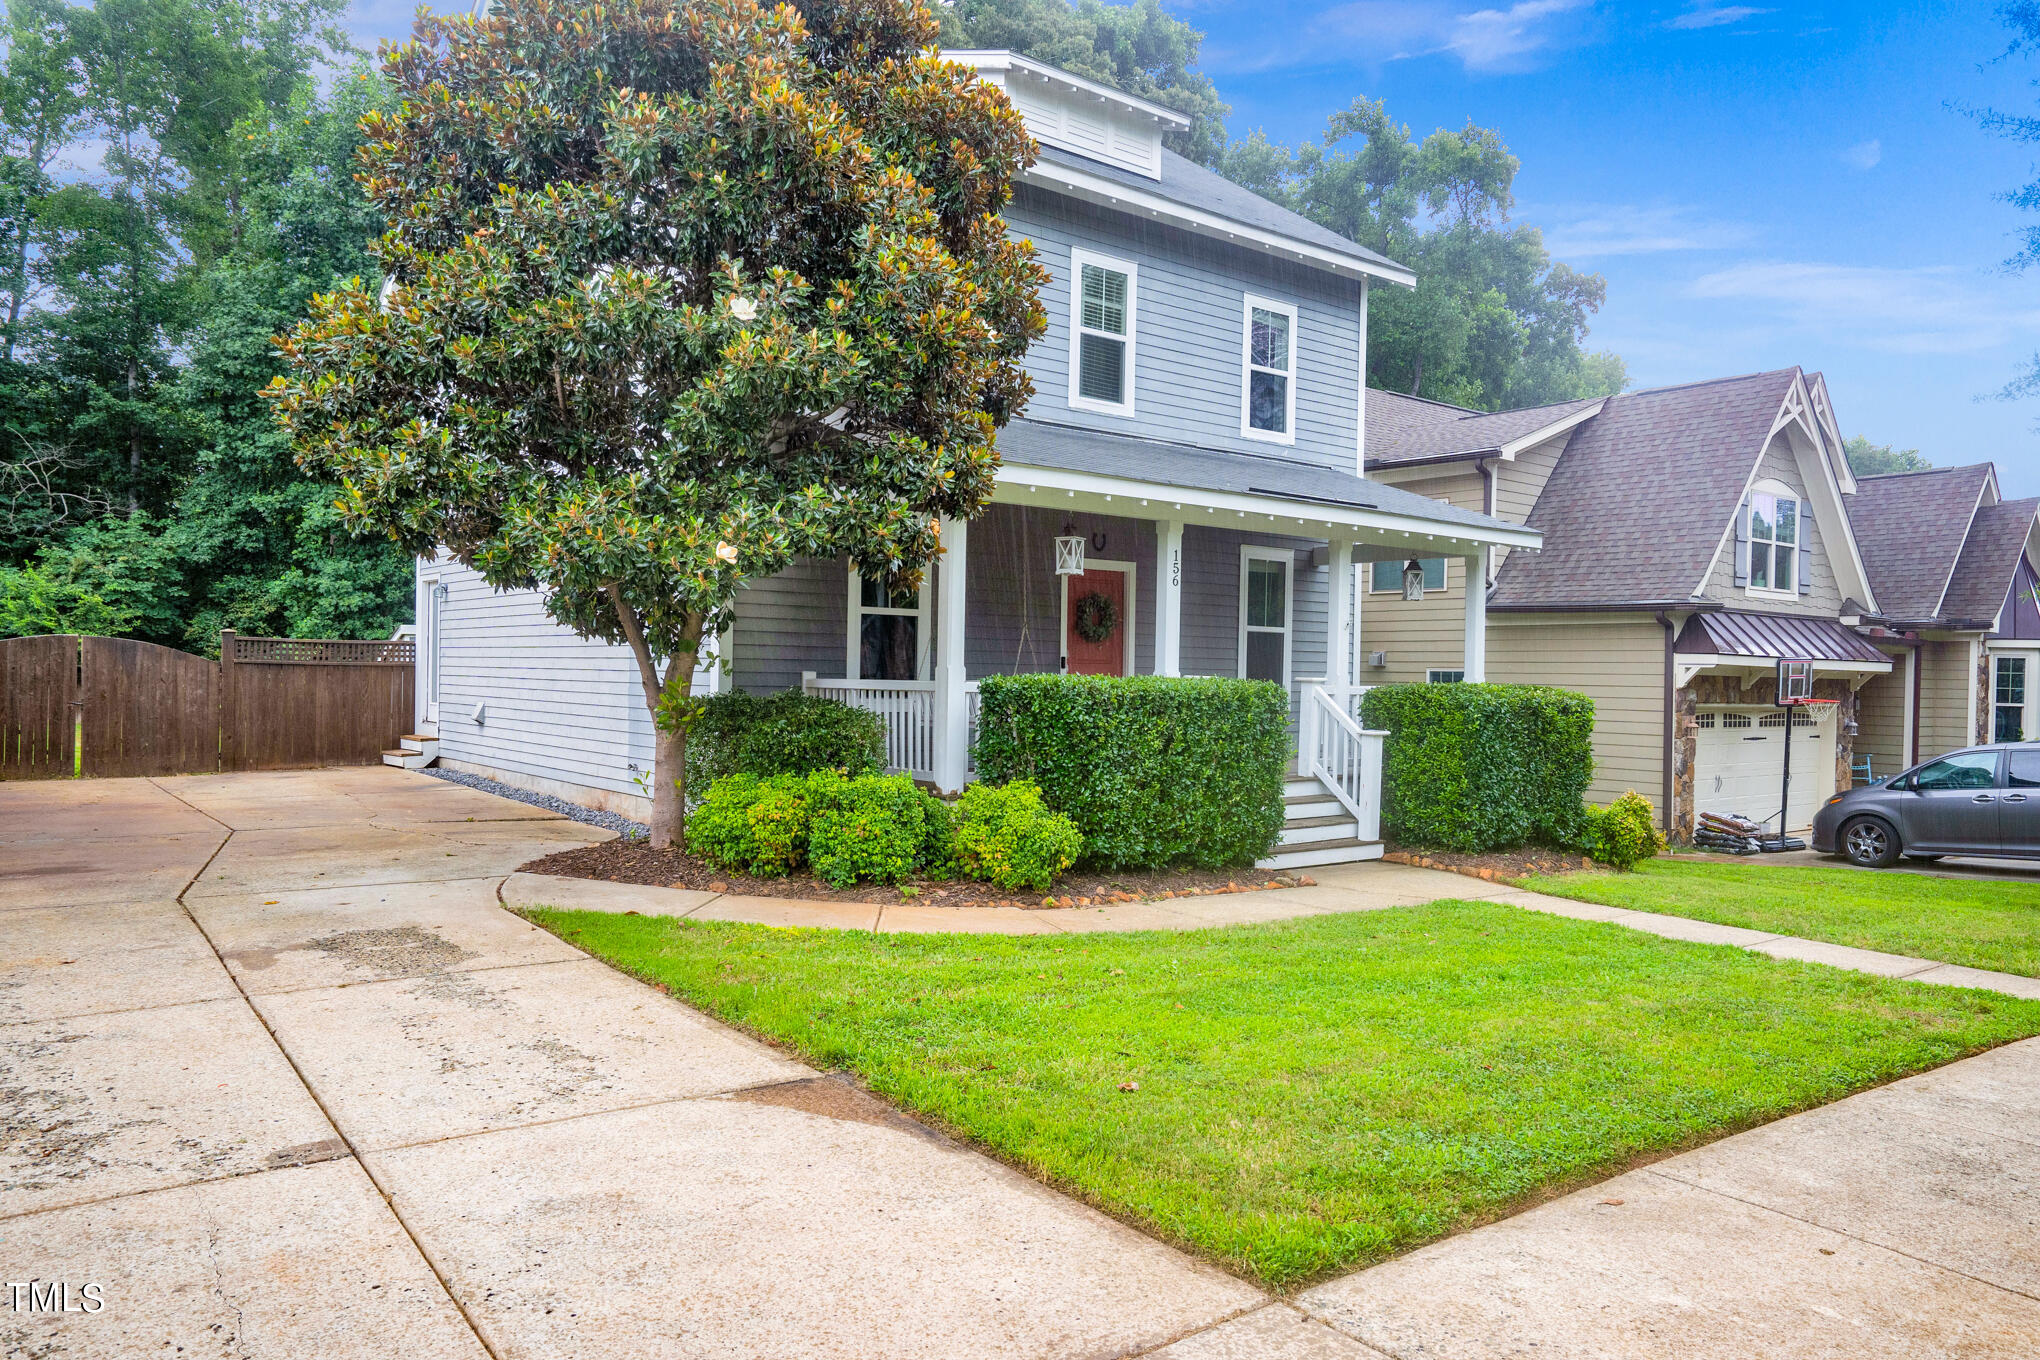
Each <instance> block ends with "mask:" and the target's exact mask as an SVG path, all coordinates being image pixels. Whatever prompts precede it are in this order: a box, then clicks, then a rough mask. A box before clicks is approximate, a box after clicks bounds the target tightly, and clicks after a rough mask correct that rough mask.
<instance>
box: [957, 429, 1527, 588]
mask: <svg viewBox="0 0 2040 1360" xmlns="http://www.w3.org/2000/svg"><path fill="white" fill-rule="evenodd" d="M999 452H1000V457H1001V460H1002V461H1001V464H1000V467H999V477H998V490H997V493H996V494H995V495H994V497H993V499H994V500H995V501H996V502H998V503H1000V504H1006V505H1040V506H1056V507H1070V508H1083V509H1090V510H1096V511H1100V512H1103V513H1108V514H1117V515H1133V516H1134V517H1136V518H1142V519H1181V520H1183V521H1184V522H1185V523H1190V524H1199V523H1202V524H1208V525H1211V526H1213V527H1223V528H1235V529H1247V528H1253V529H1258V530H1261V531H1263V532H1267V533H1281V534H1291V535H1296V536H1299V537H1306V538H1326V537H1329V536H1331V535H1332V534H1334V533H1337V534H1341V535H1346V536H1350V537H1352V538H1353V539H1354V540H1355V541H1356V542H1358V543H1360V544H1362V545H1365V546H1363V547H1362V549H1361V550H1360V552H1359V554H1358V556H1360V557H1361V558H1362V559H1363V560H1364V559H1365V558H1366V557H1367V547H1375V548H1380V549H1383V550H1384V554H1383V555H1384V556H1388V557H1394V556H1400V555H1401V554H1402V553H1404V552H1405V551H1408V550H1413V549H1419V548H1421V549H1423V550H1424V551H1426V552H1433V553H1448V554H1463V553H1470V552H1473V551H1474V550H1475V549H1478V548H1480V547H1483V546H1491V547H1510V548H1531V549H1535V548H1536V547H1538V546H1539V545H1540V544H1541V543H1542V541H1543V536H1542V535H1541V534H1539V533H1538V532H1537V531H1536V530H1535V529H1529V528H1525V527H1524V526H1522V525H1519V524H1508V523H1504V522H1503V521H1501V520H1497V519H1490V518H1489V517H1487V516H1486V515H1480V514H1475V513H1473V512H1472V511H1469V510H1461V509H1459V508H1457V507H1455V506H1451V505H1447V504H1445V503H1444V502H1442V501H1435V500H1432V499H1430V498H1429V497H1425V496H1419V495H1416V494H1415V493H1413V492H1409V491H1404V490H1401V489H1400V488H1397V487H1392V486H1384V485H1383V484H1381V483H1379V482H1371V481H1367V480H1366V479H1364V478H1361V477H1356V476H1354V475H1353V474H1351V473H1348V472H1342V471H1340V470H1338V469H1336V468H1329V467H1321V466H1318V465H1316V464H1311V463H1303V462H1299V461H1297V460H1294V459H1288V458H1269V457H1265V456H1261V455H1257V454H1248V453H1234V452H1221V451H1219V450H1214V449H1206V448H1200V447H1198V446H1196V445H1192V444H1179V443H1172V442H1168V441H1164V440H1155V439H1137V438H1132V437H1129V436H1126V435H1113V434H1105V433H1102V432H1099V431H1096V430H1084V429H1079V428H1076V427H1074V426H1066V425H1047V424H1045V423H1042V422H1039V421H1031V420H1016V421H1014V422H1013V423H1012V424H1011V425H1009V426H1007V427H1006V429H1005V430H1004V431H1002V432H1001V433H1000V435H999Z"/></svg>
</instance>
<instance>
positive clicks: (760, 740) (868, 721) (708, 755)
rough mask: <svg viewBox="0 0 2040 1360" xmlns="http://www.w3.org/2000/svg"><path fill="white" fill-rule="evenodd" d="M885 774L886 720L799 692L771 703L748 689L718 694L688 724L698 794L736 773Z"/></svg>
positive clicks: (691, 776) (690, 774) (692, 781)
mask: <svg viewBox="0 0 2040 1360" xmlns="http://www.w3.org/2000/svg"><path fill="white" fill-rule="evenodd" d="M884 768H885V720H884V719H883V718H881V717H879V716H878V715H877V714H876V713H871V712H868V711H866V710H865V709H861V708H852V707H850V705H848V704H843V703H838V702H837V701H836V700H834V699H824V698H823V697H822V696H820V695H818V694H808V693H805V692H803V691H801V690H797V689H794V690H785V691H783V692H781V693H778V694H769V695H766V696H765V697H763V698H759V697H758V696H757V695H754V694H746V693H745V692H744V691H742V690H730V691H728V692H726V693H723V694H715V695H711V696H709V697H708V698H706V699H703V700H701V701H700V704H699V705H698V706H697V707H696V709H695V710H694V717H693V719H692V720H691V721H690V722H689V723H688V724H687V780H688V787H689V788H690V789H705V788H707V787H708V786H709V785H711V784H713V783H715V782H716V781H717V780H719V779H723V778H726V777H727V776H729V775H733V774H753V775H757V776H758V777H760V778H769V777H770V776H773V775H781V774H810V773H812V772H813V771H815V770H842V771H843V772H844V773H846V774H851V775H860V774H877V773H879V772H880V771H881V770H883V769H884Z"/></svg>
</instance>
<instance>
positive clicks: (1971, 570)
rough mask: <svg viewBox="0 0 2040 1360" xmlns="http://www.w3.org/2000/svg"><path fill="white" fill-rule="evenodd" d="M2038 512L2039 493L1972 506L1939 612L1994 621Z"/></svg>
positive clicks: (1986, 622)
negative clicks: (1971, 516)
mask: <svg viewBox="0 0 2040 1360" xmlns="http://www.w3.org/2000/svg"><path fill="white" fill-rule="evenodd" d="M2036 516H2040V499H2027V500H2022V501H1999V502H1998V503H1997V504H1996V505H1986V506H1984V507H1983V508H1982V509H1980V510H1978V511H1977V512H1976V518H1975V519H1974V520H1972V521H1971V522H1970V525H1969V538H1968V540H1967V541H1966V542H1965V543H1964V544H1963V545H1962V556H1961V557H1959V558H1957V559H1956V562H1955V574H1954V576H1953V577H1952V578H1950V580H1949V582H1948V593H1947V595H1946V596H1945V597H1943V599H1942V601H1941V611H1940V612H1941V616H1942V617H1943V618H1946V619H1951V620H1954V619H1960V620H1964V621H1967V622H1973V623H1979V624H1992V623H1994V622H1995V621H1996V619H1997V616H1998V611H1999V610H2001V609H2003V608H2004V604H2005V596H2006V594H2007V593H2009V592H2010V590H2011V588H2012V577H2013V576H2014V575H2015V574H2016V573H2017V572H2018V570H2019V558H2020V557H2021V555H2022V554H2024V553H2025V551H2026V540H2027V538H2028V536H2029V535H2031V534H2032V532H2033V521H2034V518H2035V517H2036Z"/></svg>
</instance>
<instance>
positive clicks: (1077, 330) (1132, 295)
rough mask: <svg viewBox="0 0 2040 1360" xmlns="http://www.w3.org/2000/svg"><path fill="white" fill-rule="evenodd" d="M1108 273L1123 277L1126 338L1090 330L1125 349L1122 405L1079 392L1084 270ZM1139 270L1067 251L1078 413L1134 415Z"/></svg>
mask: <svg viewBox="0 0 2040 1360" xmlns="http://www.w3.org/2000/svg"><path fill="white" fill-rule="evenodd" d="M1087 264H1088V265H1091V266H1093V267H1095V268H1098V269H1104V270H1109V271H1111V272H1113V273H1115V274H1124V275H1125V276H1126V334H1124V335H1114V334H1112V332H1110V331H1103V330H1093V331H1092V332H1091V333H1092V334H1093V335H1099V336H1104V337H1106V338H1108V339H1112V340H1118V341H1121V342H1122V343H1123V344H1124V345H1125V346H1126V358H1125V367H1124V368H1123V369H1122V370H1121V380H1122V383H1123V386H1122V388H1121V391H1122V393H1123V394H1124V396H1125V400H1124V401H1116V402H1113V401H1100V400H1099V399H1098V398H1096V397H1087V396H1085V395H1083V392H1082V391H1081V383H1082V379H1083V347H1084V329H1085V328H1084V266H1085V265H1087ZM1139 300H1140V267H1139V266H1138V265H1136V264H1134V263H1133V262H1132V261H1130V260H1119V259H1114V258H1113V257H1112V256H1110V255H1100V254H1099V253H1098V252H1096V251H1093V250H1085V249H1084V248H1082V247H1081V246H1072V247H1071V248H1070V406H1071V407H1072V408H1073V409H1075V410H1079V411H1096V412H1098V413H1099V414H1101V415H1108V416H1131V415H1132V414H1133V413H1134V411H1133V408H1134V372H1135V369H1134V362H1133V361H1134V354H1135V350H1136V343H1135V341H1136V336H1137V334H1138V332H1139V330H1140V308H1139Z"/></svg>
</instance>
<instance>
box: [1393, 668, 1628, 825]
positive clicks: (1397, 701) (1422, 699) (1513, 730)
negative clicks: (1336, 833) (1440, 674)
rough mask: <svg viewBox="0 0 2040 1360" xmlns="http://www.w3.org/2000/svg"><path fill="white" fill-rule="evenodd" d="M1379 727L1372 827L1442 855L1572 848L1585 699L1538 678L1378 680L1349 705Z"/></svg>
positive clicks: (1589, 748)
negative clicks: (1522, 681) (1377, 824)
mask: <svg viewBox="0 0 2040 1360" xmlns="http://www.w3.org/2000/svg"><path fill="white" fill-rule="evenodd" d="M1360 721H1361V725H1362V726H1363V727H1368V728H1374V729H1378V730H1382V731H1386V732H1387V733H1388V740H1387V742H1386V743H1385V745H1386V751H1385V753H1384V757H1383V769H1382V779H1381V824H1382V829H1383V832H1384V833H1385V834H1386V835H1388V836H1389V837H1391V838H1393V839H1395V840H1398V841H1402V842H1404V843H1406V844H1410V845H1425V846H1434V847H1436V848H1439V849H1444V850H1465V851H1481V850H1513V849H1516V848H1517V847H1518V846H1522V845H1525V844H1529V843H1532V842H1535V843H1537V844H1541V845H1549V846H1553V847H1558V848H1564V849H1571V848H1575V847H1577V846H1579V845H1580V844H1581V840H1582V834H1583V831H1584V822H1585V814H1584V812H1583V804H1582V795H1584V794H1585V792H1586V788H1587V782H1588V781H1589V780H1590V779H1592V778H1593V773H1594V744H1593V743H1594V701H1593V700H1591V699H1589V698H1587V696H1586V695H1584V694H1575V693H1573V692H1572V691H1570V690H1562V689H1551V688H1548V687H1546V686H1543V685H1481V684H1471V685H1470V684H1451V685H1383V686H1380V687H1378V688H1375V689H1371V690H1369V691H1368V692H1367V693H1366V695H1364V696H1363V697H1362V698H1361V701H1360Z"/></svg>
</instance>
